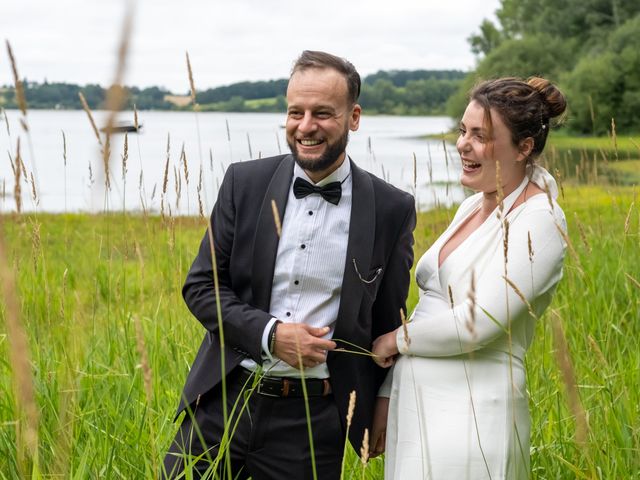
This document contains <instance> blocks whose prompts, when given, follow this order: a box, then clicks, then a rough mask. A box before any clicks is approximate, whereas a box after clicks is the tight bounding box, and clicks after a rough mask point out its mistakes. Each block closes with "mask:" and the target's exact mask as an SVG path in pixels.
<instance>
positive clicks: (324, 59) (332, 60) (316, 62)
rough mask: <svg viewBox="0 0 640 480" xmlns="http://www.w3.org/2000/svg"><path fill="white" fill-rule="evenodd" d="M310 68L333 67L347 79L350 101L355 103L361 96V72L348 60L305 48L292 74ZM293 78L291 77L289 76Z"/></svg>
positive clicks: (294, 65)
mask: <svg viewBox="0 0 640 480" xmlns="http://www.w3.org/2000/svg"><path fill="white" fill-rule="evenodd" d="M309 68H332V69H333V70H336V71H337V72H339V73H341V74H342V75H343V76H344V78H345V80H346V81H347V96H348V100H349V102H350V103H352V104H355V103H356V102H357V101H358V97H359V96H360V84H361V82H360V74H358V72H357V71H356V67H354V66H353V64H352V63H351V62H349V61H348V60H346V59H344V58H341V57H336V56H335V55H331V54H330V53H327V52H320V51H314V50H305V51H304V52H302V54H301V55H300V56H299V57H298V59H297V60H296V62H295V63H294V64H293V68H292V69H291V76H293V74H294V73H296V72H302V71H304V70H307V69H309ZM289 78H291V77H289Z"/></svg>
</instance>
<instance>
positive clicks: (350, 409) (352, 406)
mask: <svg viewBox="0 0 640 480" xmlns="http://www.w3.org/2000/svg"><path fill="white" fill-rule="evenodd" d="M355 409H356V391H355V390H351V393H350V394H349V407H348V408H347V429H348V428H349V427H350V426H351V421H352V420H353V412H354V411H355Z"/></svg>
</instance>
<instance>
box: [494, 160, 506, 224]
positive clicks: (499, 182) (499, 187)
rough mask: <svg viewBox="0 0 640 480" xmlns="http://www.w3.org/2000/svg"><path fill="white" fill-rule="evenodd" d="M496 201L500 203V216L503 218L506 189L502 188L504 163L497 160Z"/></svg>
mask: <svg viewBox="0 0 640 480" xmlns="http://www.w3.org/2000/svg"><path fill="white" fill-rule="evenodd" d="M496 203H497V205H498V212H497V214H498V218H499V219H502V216H503V215H502V214H503V212H504V190H503V189H502V165H501V164H500V162H496Z"/></svg>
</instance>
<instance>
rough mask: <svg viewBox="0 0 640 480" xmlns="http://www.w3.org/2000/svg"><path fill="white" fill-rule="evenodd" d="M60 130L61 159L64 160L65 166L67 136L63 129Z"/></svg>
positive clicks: (65, 164)
mask: <svg viewBox="0 0 640 480" xmlns="http://www.w3.org/2000/svg"><path fill="white" fill-rule="evenodd" d="M61 132H62V159H63V161H64V166H65V167H66V166H67V136H66V135H65V134H64V130H61Z"/></svg>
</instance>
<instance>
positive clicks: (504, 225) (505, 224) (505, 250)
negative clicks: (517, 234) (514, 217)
mask: <svg viewBox="0 0 640 480" xmlns="http://www.w3.org/2000/svg"><path fill="white" fill-rule="evenodd" d="M502 228H503V230H504V236H503V238H502V250H503V255H504V268H505V269H506V268H507V262H508V261H509V260H508V259H509V220H507V219H506V218H505V219H504V221H503V222H502Z"/></svg>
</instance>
